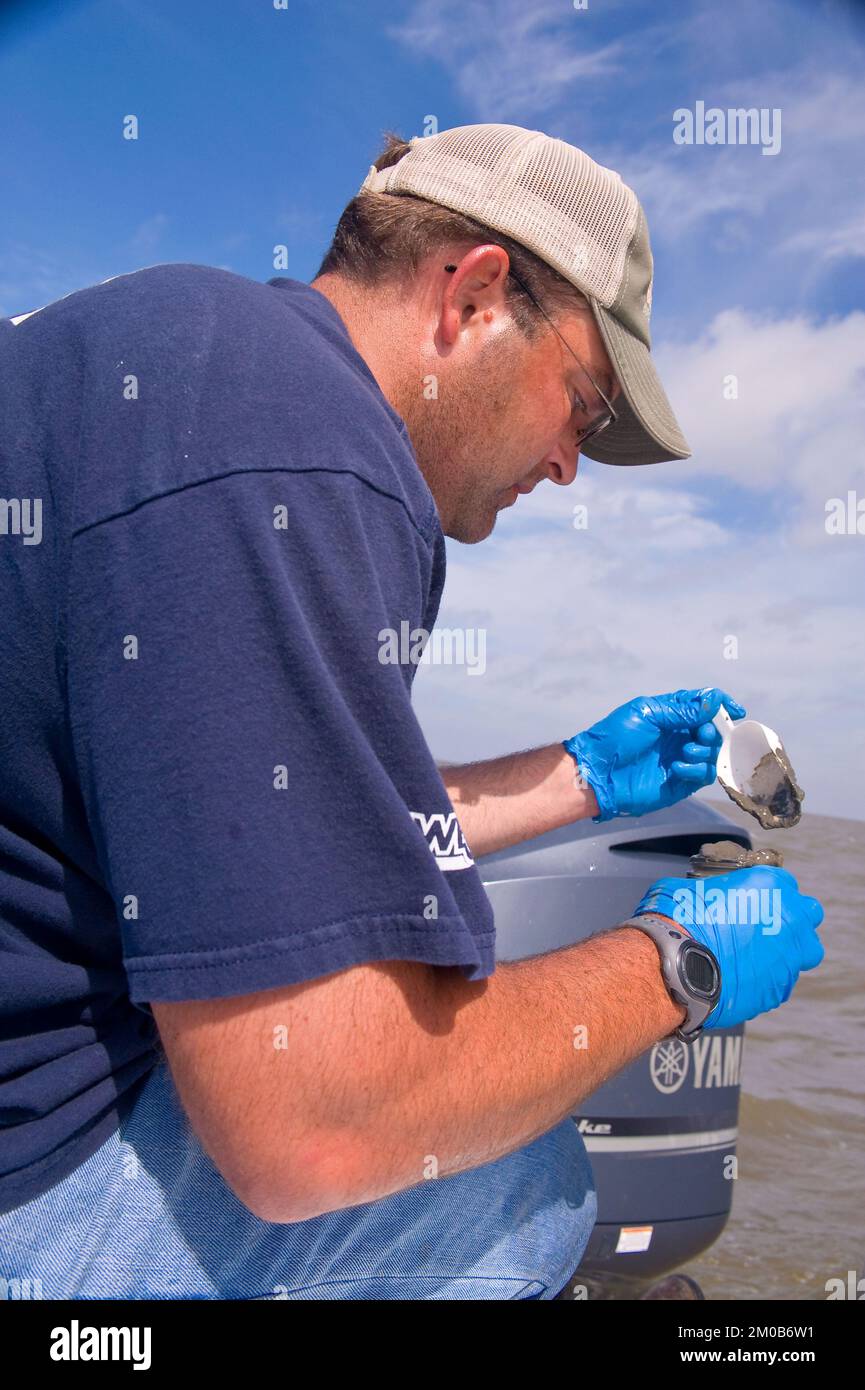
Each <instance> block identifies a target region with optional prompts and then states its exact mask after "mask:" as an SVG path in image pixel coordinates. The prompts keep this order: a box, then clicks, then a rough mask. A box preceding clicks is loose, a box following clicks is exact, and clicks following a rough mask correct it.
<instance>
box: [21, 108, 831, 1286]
mask: <svg viewBox="0 0 865 1390" xmlns="http://www.w3.org/2000/svg"><path fill="white" fill-rule="evenodd" d="M650 299H651V255H650V251H649V243H648V237H647V232H646V227H645V221H644V218H643V215H642V211H641V209H640V207H639V204H638V203H637V200H636V198H635V196H634V195H633V193H632V192H631V191H630V190H629V189H628V188H626V187H625V185H624V184H622V182H621V180H620V179H619V178H618V176H617V175H615V174H613V173H611V172H610V171H609V170H606V169H603V168H601V167H600V166H598V165H596V164H595V163H594V162H593V161H592V160H591V159H589V158H588V157H587V156H586V155H585V154H583V153H582V152H581V151H579V150H576V149H574V148H572V147H571V146H569V145H566V144H564V143H563V142H561V141H558V140H551V139H549V138H548V137H547V136H545V135H543V134H540V133H537V132H530V131H523V130H521V129H519V128H516V127H510V126H476V127H463V128H458V129H456V130H452V131H445V132H442V133H441V134H439V135H435V136H430V137H427V138H425V139H422V140H413V141H411V142H409V144H408V145H405V144H403V143H401V142H399V141H398V140H396V139H395V138H392V139H390V141H389V144H388V148H387V150H386V151H385V153H384V155H383V156H382V158H381V159H379V160H378V161H377V165H376V166H374V167H373V169H372V170H371V171H370V174H369V175H368V177H367V179H366V180H365V182H364V185H363V188H362V190H361V192H360V193H359V195H358V197H357V198H355V199H353V200H352V202H351V203H350V204H349V207H348V208H347V209H346V211H345V213H344V215H343V218H342V219H341V221H340V224H339V227H338V229H337V232H336V235H335V238H334V242H333V245H332V247H331V249H330V250H329V252H328V254H327V256H326V257H325V260H324V262H323V265H322V268H321V271H320V274H319V276H318V277H317V278H316V280H315V281H314V282H313V284H312V286H308V285H304V284H301V283H300V282H298V281H296V280H292V279H286V278H282V279H276V280H273V281H271V282H270V283H269V284H268V285H261V284H256V283H254V282H252V281H249V280H246V279H244V278H242V277H239V276H235V275H232V274H230V273H228V272H224V271H216V270H210V269H207V268H204V267H192V266H182V265H181V266H157V267H153V268H151V269H149V270H145V271H140V272H137V273H135V274H132V275H128V276H121V277H119V278H116V279H114V280H110V281H107V282H105V283H104V284H102V285H98V286H96V287H94V288H91V289H88V290H84V291H82V292H80V293H78V294H72V295H70V296H67V297H66V298H65V299H64V300H61V301H59V302H57V303H55V304H52V305H49V306H48V307H46V308H44V309H42V310H39V311H36V312H34V313H31V314H29V315H25V316H22V317H21V318H19V319H17V320H10V321H8V322H6V323H4V324H3V325H0V327H2V330H3V331H2V333H0V351H2V373H0V379H2V383H3V384H2V409H3V415H2V419H3V436H2V448H0V460H2V474H0V484H2V488H3V494H4V497H5V498H6V499H7V506H8V507H9V511H8V515H9V516H10V517H11V518H12V520H13V521H14V520H15V519H16V518H17V519H18V521H19V523H20V524H19V525H18V527H17V530H16V527H15V526H10V527H8V528H7V534H5V535H4V536H3V537H2V543H3V552H2V558H3V565H2V570H0V574H2V581H0V582H2V590H0V612H2V615H3V617H2V622H3V650H4V662H3V666H2V674H0V682H2V687H0V688H2V698H3V710H4V717H3V720H2V730H0V754H2V766H3V780H2V802H0V835H2V841H0V847H2V855H3V858H2V863H0V949H2V973H0V978H2V981H3V983H2V1031H0V1039H2V1040H0V1212H2V1213H3V1214H2V1215H0V1251H2V1257H0V1258H2V1260H3V1264H4V1268H3V1269H2V1270H0V1273H2V1274H3V1276H4V1277H6V1278H7V1279H8V1278H16V1277H17V1278H24V1277H36V1278H39V1279H41V1281H42V1286H43V1292H44V1294H45V1296H46V1297H82V1298H87V1297H101V1296H111V1297H120V1298H140V1297H147V1296H150V1295H152V1296H159V1297H205V1298H213V1297H239V1298H259V1297H287V1298H303V1297H313V1298H321V1297H326V1298H378V1297H381V1298H401V1297H411V1298H415V1297H419V1298H470V1297H479V1298H525V1297H542V1298H552V1297H554V1296H555V1295H556V1293H557V1291H558V1290H559V1289H560V1288H561V1287H562V1286H563V1285H564V1284H565V1282H566V1280H567V1278H568V1276H569V1275H570V1274H571V1272H572V1271H573V1269H574V1268H575V1267H576V1265H577V1264H578V1262H579V1258H580V1255H581V1253H582V1251H583V1249H584V1248H585V1244H586V1241H587V1240H588V1236H589V1233H590V1231H591V1227H592V1223H593V1221H594V1217H595V1212H596V1205H595V1197H594V1190H593V1185H592V1179H591V1172H590V1168H589V1165H588V1162H587V1159H586V1154H585V1150H584V1147H583V1144H582V1140H581V1138H580V1136H579V1134H578V1133H577V1131H576V1129H575V1127H574V1125H573V1124H572V1123H571V1121H570V1120H569V1119H568V1116H569V1115H570V1114H571V1113H572V1112H573V1111H574V1110H575V1109H576V1108H577V1106H578V1104H579V1102H580V1101H581V1100H582V1099H583V1098H584V1097H585V1096H587V1095H588V1094H590V1093H591V1092H592V1091H594V1090H595V1089H596V1088H597V1087H598V1086H599V1085H600V1084H602V1083H603V1082H604V1081H605V1080H606V1079H607V1078H608V1077H610V1076H612V1075H613V1074H614V1073H615V1072H616V1071H618V1070H619V1069H620V1068H621V1067H623V1066H625V1065H626V1064H627V1063H629V1062H630V1061H632V1060H633V1059H634V1058H635V1057H637V1056H639V1055H640V1054H641V1053H642V1052H643V1051H644V1050H645V1049H646V1048H648V1047H649V1046H651V1045H652V1044H653V1043H654V1042H656V1041H657V1040H658V1039H659V1038H662V1037H664V1036H666V1035H668V1034H669V1033H671V1032H672V1031H673V1030H675V1029H677V1028H681V1029H682V1030H683V1032H684V1034H685V1035H686V1036H689V1037H691V1036H693V1035H694V1034H695V1032H696V1031H698V1030H699V1028H700V1027H701V1026H703V1025H704V1024H705V1023H706V1022H707V1021H708V1024H709V1026H726V1025H730V1024H732V1023H735V1022H738V1021H741V1020H742V1019H745V1018H750V1017H754V1016H755V1015H756V1014H757V1013H759V1012H761V1011H762V1010H763V1009H766V1008H770V1007H774V1006H775V1005H776V1004H778V1003H780V1002H781V1000H782V999H783V998H786V996H787V994H789V992H790V990H791V989H792V987H793V984H794V983H795V980H796V978H797V976H798V974H799V971H800V970H802V969H807V968H810V967H812V966H813V965H816V964H817V963H818V961H819V959H820V955H821V948H820V945H819V942H818V941H817V937H816V931H815V928H816V926H817V925H818V923H819V921H820V918H821V916H822V913H821V910H820V908H819V905H818V904H816V903H815V902H814V901H813V900H812V899H807V898H803V897H801V896H800V895H799V894H798V892H797V890H796V885H795V882H794V881H793V880H792V879H791V878H790V876H789V875H784V874H781V873H777V874H773V873H771V871H764V872H765V873H768V874H769V875H770V880H771V882H772V885H773V887H774V888H775V890H776V892H777V894H778V895H779V896H780V898H781V899H782V905H783V911H782V914H781V916H782V919H783V928H782V930H781V931H780V932H779V931H777V930H776V931H775V932H774V933H771V934H770V933H768V932H766V933H764V932H761V931H760V930H757V929H753V930H750V931H748V932H741V933H737V931H736V930H734V929H732V928H731V927H729V926H727V925H726V924H725V923H724V922H717V923H713V924H711V925H709V926H700V925H699V924H698V923H697V922H696V921H695V920H693V918H694V914H693V913H691V914H690V916H689V914H688V911H687V904H686V906H685V908H684V909H683V907H682V885H680V884H678V881H677V880H670V881H667V880H664V881H662V882H661V883H660V884H657V885H654V887H653V888H652V890H651V892H650V893H649V894H648V895H647V897H646V898H645V899H644V901H643V903H642V904H640V905H639V908H638V911H639V916H637V917H635V919H634V923H632V924H630V925H624V926H622V925H620V926H618V927H617V925H616V924H615V923H611V924H610V926H611V928H613V930H611V931H610V932H607V933H604V934H602V935H600V936H597V937H594V938H592V939H590V940H588V941H585V942H583V943H582V944H580V945H579V946H576V947H573V948H572V949H568V950H564V951H561V952H557V953H554V954H552V955H547V956H545V957H540V958H536V959H533V960H529V961H523V962H519V963H516V964H509V965H502V966H500V967H499V968H498V969H495V970H494V956H493V946H494V927H493V921H492V914H491V910H490V906H489V903H488V901H487V899H486V897H485V894H484V892H483V888H482V884H481V881H480V878H479V876H478V872H477V868H476V866H475V865H474V863H473V860H472V855H473V854H478V853H484V852H487V851H491V850H494V849H496V848H499V847H502V846H505V845H509V844H513V843H515V842H516V841H518V840H520V839H524V838H528V837H531V836H534V835H537V834H539V833H541V832H543V831H545V830H548V829H550V828H552V827H554V826H559V825H563V824H566V823H568V822H570V821H574V820H578V819H580V818H581V817H588V816H593V817H595V818H600V819H608V818H610V817H611V816H615V815H639V814H642V813H643V812H646V811H651V810H653V809H655V808H657V807H659V806H663V805H669V804H671V803H672V802H674V801H676V800H678V799H680V798H681V797H683V796H685V795H687V794H688V793H689V792H691V791H693V790H695V789H696V788H698V787H700V786H704V785H707V784H708V783H710V782H711V781H712V780H713V778H714V775H715V758H716V756H717V747H718V736H717V734H716V733H715V730H714V727H713V725H712V722H711V721H712V717H713V715H714V714H715V713H716V712H717V710H718V709H719V707H720V705H721V703H722V701H723V703H724V704H725V705H726V707H727V709H728V710H729V711H730V713H731V714H733V715H734V716H735V717H740V716H741V715H742V714H743V713H744V711H743V710H742V709H741V707H740V706H738V705H737V704H736V703H735V702H734V701H733V700H732V699H730V697H728V696H726V695H724V694H723V692H720V691H717V690H713V689H706V690H694V691H679V692H676V693H675V694H674V695H668V696H658V697H655V698H653V699H637V700H633V701H630V702H628V703H626V704H625V705H624V706H622V707H620V708H619V709H617V710H616V711H614V712H613V713H612V714H611V715H610V716H608V717H607V718H606V719H605V720H602V721H601V722H600V723H599V724H596V725H594V726H592V727H591V728H589V729H587V730H585V731H584V732H583V733H580V734H578V735H576V736H574V737H573V738H569V739H567V740H566V741H565V744H564V745H562V744H556V745H554V746H552V747H547V748H541V749H538V750H535V751H533V752H528V753H522V754H517V755H515V756H513V757H511V758H500V759H495V760H493V761H492V762H489V763H481V764H475V765H473V766H470V767H467V768H451V769H446V770H445V779H446V783H445V782H443V780H442V776H441V774H440V773H439V770H438V769H437V768H436V766H435V764H434V762H433V759H432V756H431V754H430V752H429V750H428V748H427V746H426V744H425V742H424V740H423V737H422V735H421V732H420V729H419V727H418V724H417V722H416V719H415V717H414V714H413V711H412V706H411V702H410V693H411V683H412V677H413V675H414V670H415V668H414V665H412V664H411V663H409V664H408V665H402V666H400V665H395V664H393V663H390V662H387V661H383V660H382V659H381V654H382V641H383V637H384V635H385V634H386V633H388V632H391V631H400V629H401V624H402V623H403V622H408V624H409V626H410V629H412V630H414V629H418V628H420V629H423V630H424V631H426V632H429V631H430V630H431V629H432V627H433V625H434V622H435V617H436V613H437V610H438V605H439V600H440V596H441V590H442V585H443V582H444V564H445V558H444V540H443V535H444V534H447V535H450V536H452V537H454V538H456V539H458V540H462V541H465V542H469V543H472V542H476V541H480V540H482V539H483V538H484V537H485V536H487V535H488V534H489V533H490V531H491V530H492V529H493V526H494V524H495V520H496V516H497V514H498V512H499V511H500V510H501V509H502V508H503V507H506V506H510V505H512V504H513V503H514V502H515V501H516V499H517V497H518V496H519V495H520V494H521V493H526V492H528V491H530V490H531V489H532V488H533V487H535V486H536V485H537V484H538V483H539V482H541V481H542V480H545V479H548V480H550V481H551V482H554V483H557V484H561V485H565V486H566V485H568V484H570V483H571V482H572V481H573V479H574V476H575V474H576V470H577V461H578V456H579V453H580V450H581V449H584V450H585V451H586V452H587V453H588V454H589V455H590V456H592V457H594V458H597V459H600V460H602V461H604V462H608V463H618V464H640V463H652V462H659V461H662V460H665V459H674V458H684V457H687V454H688V449H687V445H686V443H685V441H684V439H683V437H682V435H681V432H680V430H679V428H678V426H677V424H676V421H675V418H674V416H673V414H672V411H671V409H670V406H669V404H668V402H667V400H666V397H665V395H664V393H663V391H662V388H661V386H660V383H659V381H658V379H657V377H656V375H655V373H654V369H653V367H652V363H651V358H650V354H649V334H648V317H649V306H650ZM15 502H17V504H18V506H17V510H16V509H15V507H14V506H12V504H13V503H15ZM37 503H40V504H43V506H42V510H41V511H40V513H39V514H40V516H41V538H40V541H39V543H38V544H37V543H35V527H34V526H32V525H29V524H28V519H29V520H31V521H32V518H33V517H34V516H35V515H36V507H37ZM28 542H30V543H28ZM454 809H455V810H456V812H457V813H458V820H457V821H454V818H453V812H454ZM445 827H447V828H448V829H447V834H448V835H449V838H448V839H447V844H446V845H443V843H442V838H443V835H444V832H445ZM431 851H432V852H431ZM746 877H747V876H746ZM738 879H741V875H740V876H738ZM677 893H678V895H679V896H678V897H677V896H676V895H677ZM685 897H687V894H685ZM766 925H768V923H767V924H766ZM685 929H686V930H685ZM671 933H672V936H671ZM685 937H687V941H686V942H685V941H684V938H685ZM673 940H675V943H676V944H675V949H673V946H672V944H671V943H672V941H673ZM683 942H684V946H683ZM707 946H708V947H710V948H711V949H707ZM683 951H684V952H685V954H682V953H683ZM688 953H690V954H688ZM686 955H687V956H688V960H690V961H691V962H692V963H693V962H694V961H696V962H697V969H696V971H694V972H692V973H691V974H689V973H688V970H689V969H690V967H687V968H686V965H685V964H684V963H683V962H684V961H685V956H686ZM662 962H663V969H662ZM719 975H720V979H719ZM701 981H702V983H701ZM575 1023H580V1024H583V1025H585V1026H586V1027H587V1029H588V1037H589V1040H590V1044H589V1046H588V1048H587V1049H585V1050H583V1051H575V1050H574V1048H573V1046H572V1038H573V1027H574V1024H575Z"/></svg>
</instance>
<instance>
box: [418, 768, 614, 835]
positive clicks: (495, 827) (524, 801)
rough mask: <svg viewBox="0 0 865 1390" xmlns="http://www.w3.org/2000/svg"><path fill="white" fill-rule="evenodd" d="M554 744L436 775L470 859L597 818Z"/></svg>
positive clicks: (591, 800) (592, 804) (588, 795)
mask: <svg viewBox="0 0 865 1390" xmlns="http://www.w3.org/2000/svg"><path fill="white" fill-rule="evenodd" d="M576 770H577V769H576V763H575V762H574V759H573V758H572V757H571V755H570V753H568V752H566V751H565V749H564V748H563V747H562V745H561V744H560V743H554V744H551V745H549V746H548V747H545V748H532V749H530V750H528V751H527V752H525V753H510V754H508V755H507V756H506V757H502V758H491V759H489V760H488V761H487V762H481V763H467V764H466V765H464V766H460V767H454V766H448V765H445V766H443V767H441V768H440V769H439V771H440V772H441V775H442V779H443V781H444V784H445V786H446V787H447V790H448V795H449V796H450V799H451V801H452V802H453V807H454V810H455V811H456V813H457V818H458V820H459V823H460V826H461V827H462V831H463V834H464V835H465V837H466V840H467V841H468V844H469V847H470V848H471V851H472V854H474V855H481V854H492V853H493V852H494V851H495V850H498V849H506V848H507V847H508V846H509V845H516V844H519V843H520V842H521V841H522V840H530V839H532V837H533V836H535V835H543V833H544V832H545V831H547V830H555V829H557V828H558V827H559V826H560V825H570V824H571V823H572V822H573V821H577V820H584V819H587V818H590V817H591V816H596V815H597V814H598V803H597V801H596V800H595V794H594V792H593V791H592V790H591V789H590V788H581V787H578V786H577V783H576V777H575V774H576Z"/></svg>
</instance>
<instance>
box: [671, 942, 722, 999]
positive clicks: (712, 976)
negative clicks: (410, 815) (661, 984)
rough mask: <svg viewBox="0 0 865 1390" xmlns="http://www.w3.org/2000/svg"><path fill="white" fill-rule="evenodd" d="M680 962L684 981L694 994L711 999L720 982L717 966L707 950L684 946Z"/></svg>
mask: <svg viewBox="0 0 865 1390" xmlns="http://www.w3.org/2000/svg"><path fill="white" fill-rule="evenodd" d="M680 964H681V970H682V975H683V976H684V979H685V983H686V984H687V986H688V988H689V989H692V990H693V991H694V993H695V994H697V995H700V996H701V997H702V998H703V999H711V998H712V996H713V994H716V993H717V992H718V989H719V987H720V983H721V982H720V979H719V976H718V967H717V965H716V964H715V962H714V960H713V959H712V957H711V956H710V955H709V953H708V951H704V950H702V949H701V948H700V947H699V946H686V947H685V948H684V949H683V951H682V956H681V962H680Z"/></svg>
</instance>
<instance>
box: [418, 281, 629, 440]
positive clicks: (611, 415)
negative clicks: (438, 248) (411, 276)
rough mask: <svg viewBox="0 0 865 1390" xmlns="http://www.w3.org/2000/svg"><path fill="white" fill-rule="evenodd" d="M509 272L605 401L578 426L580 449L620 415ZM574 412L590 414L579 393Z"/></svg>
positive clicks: (523, 287) (537, 304)
mask: <svg viewBox="0 0 865 1390" xmlns="http://www.w3.org/2000/svg"><path fill="white" fill-rule="evenodd" d="M445 270H446V271H448V272H449V273H450V272H452V271H454V270H456V266H455V265H446V266H445ZM508 274H509V275H510V276H511V278H512V279H513V280H516V282H517V284H518V285H519V287H520V289H521V290H522V291H523V294H525V295H526V296H527V297H528V298H529V299H530V300H531V301H532V303H533V304H534V306H535V308H536V309H537V310H538V312H539V313H540V314H542V315H543V317H544V318H545V319H546V321H547V323H548V324H549V325H550V328H551V329H552V330H553V332H554V333H555V335H556V337H557V338H559V339H560V341H561V342H562V343H564V345H565V347H566V348H567V349H568V352H569V353H570V354H571V356H572V357H573V359H574V361H575V362H576V364H577V366H578V367H579V369H580V371H581V372H582V374H583V376H584V377H585V378H586V380H587V381H588V382H589V383H590V385H591V386H592V388H593V390H594V391H595V392H596V393H597V395H598V396H599V397H600V398H601V400H602V401H603V403H604V409H603V410H602V411H599V412H598V413H597V414H595V415H594V416H592V417H591V418H590V419H588V421H587V423H586V424H585V425H584V426H583V427H581V428H578V430H577V436H576V439H575V441H574V442H575V443H576V445H577V448H578V449H579V448H582V446H583V445H584V444H585V442H586V440H587V439H592V438H593V437H594V436H595V435H596V434H600V433H601V430H605V429H606V428H607V426H608V425H612V424H614V423H615V421H616V420H618V418H619V417H618V415H617V414H616V411H615V409H614V407H613V403H612V401H608V400H607V397H606V396H605V395H604V393H603V391H602V390H601V388H600V386H599V385H598V383H597V382H596V381H595V379H594V378H593V377H592V376H591V375H590V374H589V372H587V371H586V368H585V367H584V366H583V364H582V362H581V361H580V359H579V357H578V356H577V354H576V353H575V352H574V350H573V348H572V347H571V346H570V344H569V343H568V342H566V341H565V339H564V338H563V337H562V335H561V333H560V332H559V330H558V329H557V328H556V325H555V324H554V323H553V321H552V319H551V318H550V316H549V314H548V313H547V311H546V310H545V309H544V308H543V307H542V305H540V304H539V303H538V301H537V299H536V298H535V296H534V295H533V294H532V292H531V290H530V289H529V287H528V285H526V284H524V283H523V281H522V280H521V279H520V277H519V275H517V274H516V273H515V272H514V271H513V270H508ZM586 394H587V395H588V392H586ZM574 413H575V415H577V416H579V415H580V414H582V416H583V418H584V419H585V418H586V417H587V416H588V415H589V407H588V406H587V405H586V402H585V401H584V400H583V398H582V397H581V396H579V395H578V396H577V400H576V401H575V402H574Z"/></svg>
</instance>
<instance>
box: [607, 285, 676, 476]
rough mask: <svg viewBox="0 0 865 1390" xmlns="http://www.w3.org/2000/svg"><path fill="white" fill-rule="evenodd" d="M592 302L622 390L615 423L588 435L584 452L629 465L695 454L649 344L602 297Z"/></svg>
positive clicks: (667, 460) (616, 403) (616, 407)
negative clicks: (610, 311) (632, 330)
mask: <svg viewBox="0 0 865 1390" xmlns="http://www.w3.org/2000/svg"><path fill="white" fill-rule="evenodd" d="M589 302H590V304H591V306H592V311H593V313H594V315H595V322H596V323H597V325H598V328H599V329H600V333H601V337H602V338H603V340H604V346H605V347H606V349H607V352H608V353H609V356H610V361H611V362H612V364H613V370H614V371H615V373H616V376H617V377H618V379H619V382H620V384H621V387H622V394H621V395H620V396H619V397H618V398H617V400H616V401H615V410H616V417H617V418H616V420H615V423H614V424H612V425H608V426H607V428H606V429H605V430H602V431H601V433H600V434H599V435H597V436H596V437H595V438H594V439H589V440H587V441H586V445H585V447H584V448H583V450H582V452H583V453H584V454H586V455H587V456H588V457H589V458H590V459H597V461H598V463H615V464H623V465H628V464H639V463H668V462H672V460H673V459H686V458H690V457H691V449H690V446H689V444H688V441H687V439H686V438H685V436H684V435H683V434H682V431H681V430H680V429H679V425H678V422H677V420H676V417H675V415H674V414H673V409H672V406H671V405H670V402H669V401H668V400H667V397H666V394H665V392H664V388H663V386H662V385H661V380H660V377H659V376H658V373H657V372H656V371H655V367H654V364H653V362H652V355H651V353H650V352H649V349H648V348H647V347H646V346H645V344H644V343H641V342H640V340H639V338H635V337H634V335H633V333H629V332H628V330H627V329H626V328H623V327H622V325H621V324H620V323H619V320H618V319H616V318H614V317H613V315H612V314H611V313H609V312H608V311H607V310H606V309H605V308H604V307H603V306H602V305H601V304H599V303H598V301H597V300H596V299H592V300H590V301H589Z"/></svg>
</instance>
